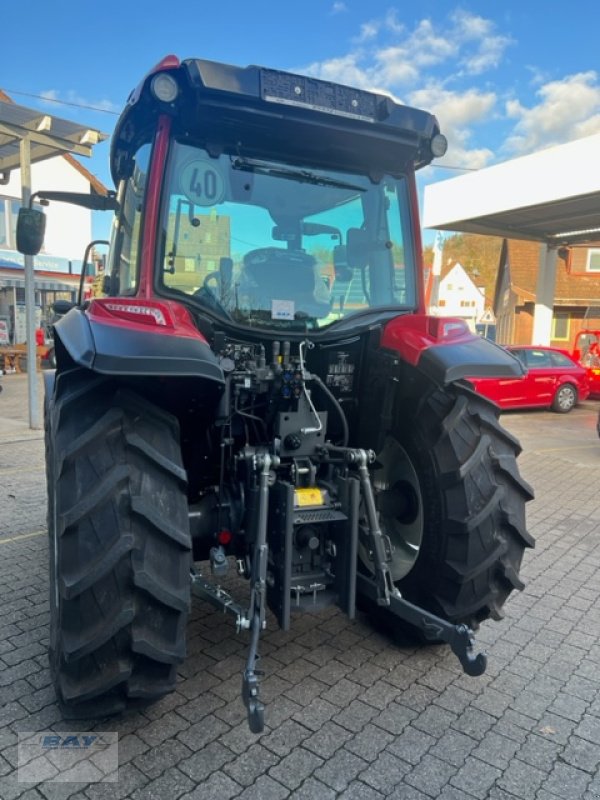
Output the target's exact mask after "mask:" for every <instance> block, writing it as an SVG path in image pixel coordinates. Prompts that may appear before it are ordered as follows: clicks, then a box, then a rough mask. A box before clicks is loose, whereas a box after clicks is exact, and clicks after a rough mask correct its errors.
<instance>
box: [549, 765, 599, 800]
mask: <svg viewBox="0 0 600 800" xmlns="http://www.w3.org/2000/svg"><path fill="white" fill-rule="evenodd" d="M589 783H590V775H589V774H588V773H587V772H584V771H583V770H581V769H576V768H575V767H572V766H571V765H570V764H560V763H559V764H555V765H554V768H553V770H552V772H551V773H550V777H549V778H548V780H547V781H545V782H544V787H543V788H544V789H546V790H547V791H549V792H554V794H556V795H558V796H559V797H569V798H570V797H582V796H583V794H584V793H585V790H586V788H587V787H588V785H589Z"/></svg>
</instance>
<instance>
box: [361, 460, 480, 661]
mask: <svg viewBox="0 0 600 800" xmlns="http://www.w3.org/2000/svg"><path fill="white" fill-rule="evenodd" d="M374 460H375V454H374V453H373V452H372V451H371V450H358V449H356V450H347V451H346V461H347V463H348V464H349V465H350V466H354V467H355V468H356V469H357V471H358V478H359V481H360V488H361V493H362V496H363V502H364V506H365V510H366V516H367V523H368V527H369V535H370V539H371V548H372V552H373V562H374V567H375V577H374V578H370V577H368V576H366V575H363V574H362V573H358V574H357V576H356V579H357V588H358V589H359V590H360V591H362V592H363V593H364V594H365V595H367V596H368V597H370V598H371V599H372V600H375V601H376V602H377V604H378V605H381V606H387V607H389V610H390V611H391V612H392V614H395V615H396V616H397V617H400V619H403V620H405V621H406V622H408V623H410V624H411V625H413V626H414V627H415V628H418V629H419V630H420V631H421V632H422V633H423V635H424V636H425V638H426V639H429V640H430V641H431V640H438V641H439V640H441V641H443V642H446V643H447V644H449V645H450V647H451V649H452V652H453V653H454V655H455V656H456V657H457V658H458V660H459V661H460V663H461V665H462V668H463V670H464V671H465V672H466V673H467V675H471V676H477V675H482V674H483V673H484V672H485V669H486V666H487V656H486V655H485V653H477V655H475V654H474V653H473V644H474V639H473V631H471V629H470V628H468V627H467V626H466V625H453V624H452V623H451V622H448V621H447V620H445V619H442V618H441V617H437V616H436V615H435V614H432V613H431V612H430V611H426V610H425V609H424V608H419V606H415V605H413V603H409V602H408V600H405V599H404V598H403V597H402V595H401V594H400V592H399V590H398V589H397V587H396V586H394V583H393V582H392V578H391V575H390V572H389V569H388V567H387V564H386V548H385V539H384V536H383V534H382V532H381V530H380V528H379V522H378V519H377V510H376V505H375V495H374V492H373V486H372V484H371V478H370V476H369V470H368V464H370V463H372V462H373V461H374Z"/></svg>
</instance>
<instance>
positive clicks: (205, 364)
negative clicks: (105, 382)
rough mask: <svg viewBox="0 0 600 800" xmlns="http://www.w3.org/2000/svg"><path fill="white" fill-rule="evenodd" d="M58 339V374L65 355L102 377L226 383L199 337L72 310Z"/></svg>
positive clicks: (59, 328) (56, 330) (57, 325)
mask: <svg viewBox="0 0 600 800" xmlns="http://www.w3.org/2000/svg"><path fill="white" fill-rule="evenodd" d="M54 337H55V345H56V358H57V362H58V367H59V368H60V367H61V361H63V360H64V357H65V353H66V354H68V356H69V357H70V359H71V360H72V361H73V362H74V363H75V364H78V365H79V366H81V367H86V368H87V369H90V370H93V371H94V372H99V373H101V374H103V375H116V376H119V375H122V376H136V377H141V376H172V377H183V376H185V377H195V378H205V379H209V380H212V381H215V382H217V383H224V376H223V371H222V369H221V366H220V365H219V362H218V360H217V358H216V356H215V354H214V353H213V351H212V350H211V349H210V346H209V345H208V343H207V342H206V341H205V340H203V339H202V338H201V336H200V334H199V335H198V337H197V338H196V337H190V336H178V335H175V334H173V333H163V332H155V330H154V329H149V330H148V331H145V330H139V327H136V328H132V327H129V326H127V325H114V324H106V323H103V322H98V321H96V320H94V319H90V318H89V316H88V315H87V314H86V313H85V311H84V310H83V309H81V308H72V309H71V310H70V311H69V312H68V313H67V314H65V316H64V317H62V318H61V319H60V320H58V322H56V323H55V325H54ZM63 351H64V352H63Z"/></svg>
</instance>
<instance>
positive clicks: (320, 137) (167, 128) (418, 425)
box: [19, 56, 533, 731]
mask: <svg viewBox="0 0 600 800" xmlns="http://www.w3.org/2000/svg"><path fill="white" fill-rule="evenodd" d="M445 144H446V143H445V139H444V137H443V136H442V135H441V134H440V131H439V128H438V124H437V121H436V119H435V117H433V116H432V115H431V114H429V113H427V112H425V111H421V110H417V109H414V108H409V107H406V106H402V105H400V104H398V103H395V102H393V101H392V100H391V99H390V98H389V97H385V96H383V95H379V94H376V93H373V92H367V91H363V90H360V89H354V88H350V87H347V86H342V85H337V84H333V83H329V82H325V81H321V80H315V79H313V78H308V77H304V76H300V75H293V74H289V73H285V72H280V71H276V70H271V69H264V68H260V67H255V66H250V67H247V68H238V67H234V66H229V65H224V64H219V63H214V62H209V61H203V60H196V59H190V60H185V61H180V60H179V59H177V58H176V57H174V56H168V57H167V58H165V59H164V60H163V61H162V62H161V63H160V64H158V65H157V66H156V67H155V68H154V69H153V70H152V71H151V72H150V73H149V74H148V75H147V76H146V77H145V78H144V80H143V81H142V82H141V83H140V85H139V86H138V88H137V89H136V90H135V91H134V92H133V93H132V94H131V96H130V98H129V101H128V103H127V106H126V108H125V110H124V111H123V113H122V115H121V117H120V119H119V122H118V124H117V127H116V131H115V133H114V137H113V140H112V148H111V169H112V175H113V178H114V182H115V186H116V193H115V194H114V195H112V194H111V195H110V196H109V197H95V196H89V195H88V196H76V195H69V194H68V193H62V192H52V191H47V192H38V193H37V195H38V196H39V197H42V198H45V199H47V200H51V201H52V200H54V201H56V200H61V201H70V202H79V203H84V204H86V205H87V206H88V207H93V208H100V207H103V208H112V209H113V211H114V222H113V227H112V241H111V247H110V255H109V258H108V263H107V265H106V270H105V275H104V278H103V286H102V289H103V292H102V294H103V296H100V297H95V298H93V299H91V300H87V301H84V300H83V294H82V296H81V297H80V302H79V303H78V304H77V305H75V306H74V307H73V308H71V309H70V310H68V313H65V315H64V316H63V317H62V318H61V319H60V320H59V321H58V322H57V323H56V325H55V331H54V337H55V350H56V362H57V368H56V372H55V373H53V372H49V373H48V374H47V382H46V400H45V408H46V414H45V418H46V440H47V476H48V519H49V525H48V527H49V534H50V608H51V634H50V661H51V666H52V672H53V676H54V682H55V686H56V691H57V694H58V697H59V700H60V702H61V703H62V705H63V707H64V709H65V713H68V714H69V715H82V716H83V717H85V718H89V717H90V715H96V714H101V715H106V714H107V713H110V712H118V711H120V710H122V709H124V708H125V707H126V706H127V705H128V704H129V703H130V702H132V701H137V700H139V699H143V700H152V699H154V698H158V697H160V696H162V695H164V694H165V693H166V692H169V691H171V690H172V689H173V688H174V686H175V680H176V672H177V665H178V664H180V663H181V661H182V660H183V658H184V657H185V649H186V646H185V638H186V619H187V615H188V611H189V608H190V602H191V597H192V595H196V596H199V597H201V598H203V599H204V600H207V601H209V602H211V603H213V604H214V605H216V606H217V607H219V608H221V609H222V610H223V611H224V612H227V613H228V614H231V615H232V616H233V617H234V619H235V621H236V623H237V626H238V629H239V630H247V631H248V632H249V650H248V656H247V663H246V667H245V670H244V672H243V676H242V697H243V700H244V702H245V704H246V706H247V710H248V717H249V723H250V726H251V728H252V730H254V731H260V730H262V727H263V712H264V709H263V704H262V703H261V700H260V692H259V679H258V673H257V670H256V659H257V656H258V651H259V646H260V636H261V632H262V631H263V629H264V628H265V625H266V619H267V609H270V610H271V612H272V613H273V615H274V617H275V618H276V619H277V621H278V623H279V625H280V626H281V627H282V628H283V629H284V630H285V629H287V628H288V627H289V626H290V625H291V624H292V623H293V618H294V617H295V616H296V615H297V614H301V613H302V612H303V611H305V610H311V611H314V610H315V609H318V608H323V607H326V606H330V605H332V604H335V605H337V606H338V607H339V608H340V609H342V611H343V612H344V613H345V614H347V615H349V616H350V617H354V615H355V613H356V608H357V606H358V607H359V608H360V609H361V610H362V611H364V612H365V613H366V614H368V615H370V616H371V617H372V618H374V619H375V618H376V619H379V620H388V621H394V620H395V621H397V622H398V623H399V624H403V625H408V626H411V627H412V628H413V629H414V630H416V631H417V632H418V633H419V635H420V636H421V637H422V638H424V639H425V640H429V641H444V642H447V643H448V644H449V645H450V646H451V648H452V649H453V651H454V652H455V653H456V655H457V657H458V658H459V660H460V662H461V664H462V666H463V668H464V670H465V671H466V672H467V673H468V674H471V675H478V674H481V672H482V671H483V670H484V669H485V656H484V655H483V654H481V653H479V654H476V653H474V652H473V630H474V629H476V628H477V627H478V625H479V623H480V622H481V621H482V620H485V619H487V618H489V617H491V618H493V619H499V618H500V617H501V616H502V606H503V605H504V603H505V601H506V599H507V598H508V596H509V595H510V593H511V592H512V591H513V589H520V588H522V583H521V580H520V578H519V568H520V564H521V559H522V555H523V552H524V548H526V547H529V546H532V544H533V541H532V538H531V536H530V535H529V534H528V532H527V529H526V524H525V503H526V501H527V500H529V499H530V498H531V497H532V492H531V489H530V487H529V486H528V485H527V483H526V482H525V481H524V480H523V479H522V478H521V476H520V474H519V470H518V468H517V462H516V457H517V455H518V453H519V451H520V447H519V444H518V442H517V441H516V440H515V439H514V438H513V437H512V436H511V435H510V434H509V433H507V432H506V431H505V430H504V429H503V428H502V426H501V425H500V424H499V421H498V416H499V410H498V408H497V407H496V406H495V405H494V404H493V403H491V402H490V401H488V400H486V399H485V398H484V397H482V396H480V395H478V394H477V393H475V392H474V391H473V390H472V389H471V388H470V386H469V384H468V383H467V382H466V381H465V380H464V378H465V376H477V375H501V376H502V375H503V376H507V377H508V376H514V375H518V374H521V373H522V367H521V365H520V363H519V362H518V361H517V360H516V359H515V358H514V357H513V356H512V355H510V354H509V353H507V352H506V351H505V350H503V349H501V348H499V347H497V346H496V345H494V344H492V343H491V342H489V341H486V340H484V339H481V338H480V337H479V336H474V335H471V334H470V333H469V331H468V329H467V327H466V326H465V324H464V323H463V322H461V321H460V320H455V319H443V318H434V317H428V316H427V315H426V314H425V307H424V287H423V272H422V263H421V242H420V229H419V217H418V210H417V208H418V206H417V192H416V188H415V170H416V169H418V168H420V167H424V166H426V165H427V164H429V163H430V162H431V161H432V159H433V158H434V156H436V155H437V156H439V155H443V153H444V152H445ZM43 222H44V220H43V216H42V212H40V211H38V210H35V209H23V210H22V212H21V219H20V220H19V242H20V244H19V246H20V248H21V250H22V251H23V252H28V253H30V254H33V253H35V252H36V249H37V248H39V246H40V245H41V241H42V239H43ZM65 310H66V309H64V308H61V309H60V311H61V312H63V311H65ZM228 570H237V572H238V573H239V575H240V576H242V577H244V578H246V579H248V598H247V600H246V601H245V602H241V601H240V600H239V599H235V598H234V597H232V596H231V595H230V594H229V593H227V592H225V591H224V590H223V588H222V586H221V583H222V580H223V576H224V575H225V574H226V573H227V571H228Z"/></svg>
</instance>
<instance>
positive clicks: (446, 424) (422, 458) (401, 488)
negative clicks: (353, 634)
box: [359, 378, 533, 638]
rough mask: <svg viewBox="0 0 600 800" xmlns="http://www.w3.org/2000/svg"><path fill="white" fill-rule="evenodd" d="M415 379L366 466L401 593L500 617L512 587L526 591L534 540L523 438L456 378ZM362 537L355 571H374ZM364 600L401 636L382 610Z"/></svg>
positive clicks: (447, 611) (424, 603)
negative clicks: (521, 463) (525, 568)
mask: <svg viewBox="0 0 600 800" xmlns="http://www.w3.org/2000/svg"><path fill="white" fill-rule="evenodd" d="M417 384H418V385H417V387H416V389H417V390H418V394H415V396H414V397H413V402H406V401H405V402H403V404H402V412H401V413H400V409H397V410H396V414H395V417H396V420H397V422H396V424H395V427H394V428H393V430H392V431H390V432H389V434H388V436H387V439H386V441H385V444H384V447H383V448H382V451H381V452H380V453H379V454H378V456H377V460H376V461H375V463H374V465H373V471H372V481H373V486H374V490H375V495H376V503H377V507H378V511H379V517H380V526H381V529H382V531H383V533H384V534H386V535H387V536H388V537H389V539H390V542H391V544H392V549H393V554H392V560H391V562H390V564H389V567H390V570H391V573H392V578H393V580H394V583H395V585H396V586H397V587H398V588H399V590H400V592H401V594H402V596H403V597H404V598H405V599H406V600H409V601H410V602H412V603H414V604H416V605H418V606H421V607H423V608H425V609H427V610H429V611H431V612H433V613H434V614H436V615H438V616H441V617H443V618H444V619H447V620H449V621H451V622H453V623H455V624H458V623H464V624H466V625H468V626H469V627H470V628H472V629H473V630H476V629H477V628H478V626H479V623H480V622H482V621H483V620H485V619H487V618H490V617H491V618H493V619H500V618H501V617H502V606H503V605H504V603H505V601H506V600H507V598H508V596H509V595H510V593H511V592H512V591H513V590H514V589H521V588H523V584H522V582H521V580H520V578H519V568H520V565H521V559H522V556H523V552H524V549H525V548H526V547H532V546H533V539H532V537H531V536H530V535H529V534H528V532H527V530H526V527H525V503H526V502H527V501H528V500H530V499H531V498H532V497H533V492H532V490H531V488H530V486H529V485H528V484H527V483H526V482H525V481H524V480H523V479H522V478H521V476H520V474H519V470H518V467H517V462H516V457H517V455H518V454H519V453H520V450H521V448H520V445H519V443H518V441H517V440H516V439H515V438H514V437H513V436H512V435H511V434H509V433H508V432H507V431H506V430H505V429H504V428H503V427H502V426H501V425H500V423H499V421H498V416H499V409H498V408H497V406H496V405H495V404H493V403H491V402H490V401H488V400H487V399H486V398H484V397H482V396H481V395H479V394H477V393H475V392H474V391H473V390H472V389H471V388H470V387H468V386H467V385H465V384H462V383H454V384H451V385H449V386H447V387H444V388H443V389H441V388H439V387H437V386H434V385H433V384H431V383H429V382H427V381H426V380H425V379H423V378H419V379H418V381H417ZM361 542H362V543H361V544H359V556H360V559H361V568H362V569H367V570H370V571H372V568H373V567H372V561H371V560H370V553H369V550H368V540H367V539H366V537H365V535H364V531H361ZM360 605H361V607H362V608H363V609H364V610H366V611H367V613H369V615H371V616H372V617H374V618H376V619H377V620H378V621H379V622H383V624H384V625H385V627H388V628H392V629H393V630H396V631H399V632H402V633H403V634H406V633H407V626H406V625H405V624H403V623H402V622H400V621H399V620H398V618H397V617H394V616H393V615H392V614H391V613H390V612H389V611H388V610H387V609H385V607H383V608H382V607H381V606H376V605H375V604H374V603H373V602H369V601H366V602H365V601H364V599H362V601H361V604H360ZM408 632H411V633H413V634H415V633H417V631H415V630H414V629H410V627H408ZM418 638H419V637H418Z"/></svg>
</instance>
